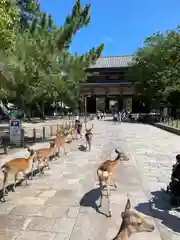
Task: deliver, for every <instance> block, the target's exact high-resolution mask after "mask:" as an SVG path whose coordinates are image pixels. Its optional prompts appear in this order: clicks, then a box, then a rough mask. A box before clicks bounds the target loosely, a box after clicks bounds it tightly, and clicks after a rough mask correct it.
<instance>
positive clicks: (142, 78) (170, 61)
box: [130, 27, 180, 106]
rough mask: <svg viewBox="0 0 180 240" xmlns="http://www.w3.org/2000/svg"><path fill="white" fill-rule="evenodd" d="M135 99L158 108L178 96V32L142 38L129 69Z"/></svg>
mask: <svg viewBox="0 0 180 240" xmlns="http://www.w3.org/2000/svg"><path fill="white" fill-rule="evenodd" d="M130 78H131V79H132V81H134V82H135V86H136V90H137V93H138V95H140V96H141V98H143V99H144V100H146V101H148V103H151V104H154V105H155V106H158V105H159V104H160V103H167V102H168V101H169V99H170V98H171V99H172V95H173V94H174V93H176V96H177V95H178V96H180V28H179V27H178V28H177V30H176V31H167V32H165V33H164V34H163V33H156V34H153V35H152V36H150V37H148V38H146V40H145V43H144V47H142V48H140V49H138V50H137V52H136V55H135V57H134V62H133V64H132V67H131V69H130Z"/></svg>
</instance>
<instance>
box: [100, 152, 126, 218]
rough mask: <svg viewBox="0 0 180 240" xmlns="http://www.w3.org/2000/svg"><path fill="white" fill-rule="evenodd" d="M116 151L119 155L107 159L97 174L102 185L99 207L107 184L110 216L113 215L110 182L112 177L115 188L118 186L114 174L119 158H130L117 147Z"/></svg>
mask: <svg viewBox="0 0 180 240" xmlns="http://www.w3.org/2000/svg"><path fill="white" fill-rule="evenodd" d="M115 152H116V153H117V157H116V158H115V159H114V160H106V161H105V162H103V163H102V164H101V165H100V166H99V167H98V169H97V176H98V180H99V185H100V204H99V207H101V205H102V198H103V190H104V187H105V186H107V195H106V196H107V199H108V211H109V217H111V216H112V213H111V207H110V182H111V179H112V180H113V185H114V187H115V188H117V185H116V183H115V179H114V175H115V171H116V168H117V163H118V160H125V159H126V160H128V158H127V157H125V155H124V153H122V152H120V151H118V150H117V149H115Z"/></svg>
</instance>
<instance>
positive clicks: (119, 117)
mask: <svg viewBox="0 0 180 240" xmlns="http://www.w3.org/2000/svg"><path fill="white" fill-rule="evenodd" d="M118 122H119V123H121V122H122V113H121V111H119V112H118Z"/></svg>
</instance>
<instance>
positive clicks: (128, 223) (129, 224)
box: [113, 199, 154, 240]
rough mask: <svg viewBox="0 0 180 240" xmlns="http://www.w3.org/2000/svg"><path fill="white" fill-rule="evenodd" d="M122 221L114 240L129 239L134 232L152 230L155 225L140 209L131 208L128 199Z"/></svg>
mask: <svg viewBox="0 0 180 240" xmlns="http://www.w3.org/2000/svg"><path fill="white" fill-rule="evenodd" d="M121 217H122V223H121V226H120V229H119V231H118V233H117V235H116V237H115V238H113V240H128V239H129V237H130V236H131V235H132V234H133V233H138V232H152V231H153V230H154V225H153V224H151V223H148V221H147V220H146V219H145V216H143V215H142V214H141V213H139V212H138V211H136V210H134V209H132V208H131V202H130V200H129V199H128V200H127V203H126V206H125V209H124V212H122V213H121Z"/></svg>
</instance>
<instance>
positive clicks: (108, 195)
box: [107, 178, 112, 217]
mask: <svg viewBox="0 0 180 240" xmlns="http://www.w3.org/2000/svg"><path fill="white" fill-rule="evenodd" d="M107 200H108V212H109V216H108V217H111V216H112V212H111V201H110V178H108V180H107Z"/></svg>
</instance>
